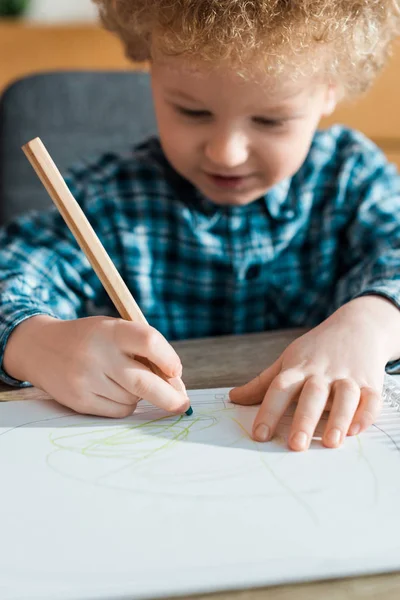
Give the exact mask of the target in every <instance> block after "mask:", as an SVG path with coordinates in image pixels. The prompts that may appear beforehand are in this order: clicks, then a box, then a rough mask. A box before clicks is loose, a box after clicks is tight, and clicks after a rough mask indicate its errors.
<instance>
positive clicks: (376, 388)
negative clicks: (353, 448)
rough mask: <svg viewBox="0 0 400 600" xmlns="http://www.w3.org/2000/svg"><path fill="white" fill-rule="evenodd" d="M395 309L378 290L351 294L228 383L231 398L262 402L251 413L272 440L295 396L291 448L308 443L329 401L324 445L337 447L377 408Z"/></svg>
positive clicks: (262, 436) (256, 430) (258, 433)
mask: <svg viewBox="0 0 400 600" xmlns="http://www.w3.org/2000/svg"><path fill="white" fill-rule="evenodd" d="M360 308H361V309H364V308H366V310H360ZM371 310H372V312H371ZM387 310H389V319H388V314H387V313H385V311H387ZM375 311H377V312H375ZM396 311H397V312H398V310H397V308H396V307H395V306H394V305H392V304H391V303H389V302H388V301H387V300H385V299H383V298H378V297H372V296H369V297H367V296H366V297H362V298H358V299H356V300H353V301H352V302H350V303H349V304H346V305H344V306H342V307H341V308H340V309H339V310H337V311H336V312H335V313H334V314H333V315H331V316H330V317H329V318H328V319H327V320H326V321H324V322H323V323H321V324H320V325H318V326H317V327H315V328H314V329H312V330H311V331H309V332H307V333H306V334H305V335H303V336H301V337H300V338H298V339H296V340H295V341H294V342H292V343H291V344H290V345H289V346H288V347H287V348H286V350H285V351H284V352H283V353H282V354H281V356H280V357H279V358H278V360H276V361H275V362H274V363H273V364H272V365H271V366H270V367H269V368H268V369H266V370H265V371H263V372H262V373H261V374H260V375H259V376H258V377H256V378H255V379H253V380H252V381H250V382H249V383H247V384H246V385H244V386H241V387H238V388H235V389H234V390H232V391H231V394H230V398H231V401H232V402H234V403H235V404H243V405H251V404H259V403H262V404H261V407H260V410H259V411H258V414H257V416H256V418H255V420H254V425H253V437H254V439H256V440H258V441H260V442H265V441H267V440H270V439H271V438H272V436H273V435H274V432H275V429H276V427H277V425H278V422H279V421H280V419H281V418H282V416H283V414H284V413H285V411H286V409H287V408H288V406H289V405H290V404H291V403H292V402H297V407H296V410H295V413H294V416H293V422H292V426H291V431H290V435H289V447H290V448H291V449H292V450H306V449H307V448H308V447H309V445H310V442H311V439H312V436H313V434H314V431H315V428H316V426H317V424H318V422H319V420H320V418H321V415H322V413H323V412H324V410H327V409H328V408H329V406H330V414H329V418H328V422H327V424H326V427H325V431H324V433H323V438H322V442H323V444H324V445H325V446H328V447H330V448H334V447H338V446H340V444H341V443H342V442H343V440H344V439H345V437H346V435H356V434H357V433H360V432H361V431H364V430H365V429H367V428H368V427H369V426H370V425H372V423H373V422H374V421H375V420H376V418H377V416H378V414H379V412H380V409H381V404H382V396H381V393H382V387H383V379H384V372H385V365H386V363H387V362H388V361H389V360H391V355H392V353H393V336H396V331H397V327H398V325H399V323H400V321H398V319H400V316H399V315H398V314H397V315H395V312H396ZM375 316H376V317H377V318H376V319H375V318H374V317H375ZM391 316H393V321H392V322H390V321H391V319H390V317H391ZM394 317H395V318H396V320H395V319H394ZM382 323H387V325H386V327H384V326H382Z"/></svg>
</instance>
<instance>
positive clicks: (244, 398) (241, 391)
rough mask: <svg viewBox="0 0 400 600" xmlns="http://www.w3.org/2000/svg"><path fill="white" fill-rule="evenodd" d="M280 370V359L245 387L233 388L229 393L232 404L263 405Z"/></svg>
mask: <svg viewBox="0 0 400 600" xmlns="http://www.w3.org/2000/svg"><path fill="white" fill-rule="evenodd" d="M280 370H281V359H280V358H278V360H276V361H275V362H274V363H273V364H272V365H271V366H269V367H268V368H267V369H265V371H263V372H262V373H260V374H259V375H257V377H255V378H254V379H252V380H251V381H249V382H248V383H246V384H245V385H241V386H239V387H235V388H233V390H231V391H230V392H229V398H230V400H231V402H233V404H243V405H247V406H251V405H252V404H261V402H262V401H263V400H264V396H265V393H266V391H267V389H268V388H269V386H270V385H271V382H272V380H273V379H275V377H276V376H277V375H278V373H279V372H280Z"/></svg>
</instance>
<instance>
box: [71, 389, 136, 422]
mask: <svg viewBox="0 0 400 600" xmlns="http://www.w3.org/2000/svg"><path fill="white" fill-rule="evenodd" d="M61 403H62V404H64V405H65V406H68V407H69V408H72V409H73V410H75V411H76V412H78V413H80V414H82V415H96V416H98V417H110V418H113V419H123V418H125V417H129V415H131V414H132V413H133V412H134V410H135V409H136V406H137V404H131V405H128V404H120V403H119V402H114V401H113V400H110V399H109V398H103V397H102V396H99V395H98V394H93V393H87V394H85V395H83V396H82V397H81V398H79V399H75V400H74V402H70V401H69V400H67V401H65V402H64V400H61Z"/></svg>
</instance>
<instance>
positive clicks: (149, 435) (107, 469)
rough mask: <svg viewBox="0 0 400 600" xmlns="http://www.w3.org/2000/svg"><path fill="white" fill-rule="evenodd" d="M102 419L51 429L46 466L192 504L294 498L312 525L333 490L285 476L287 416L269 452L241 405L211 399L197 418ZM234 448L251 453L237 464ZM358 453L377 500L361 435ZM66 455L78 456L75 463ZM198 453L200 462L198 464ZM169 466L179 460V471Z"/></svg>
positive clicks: (152, 414) (144, 414)
mask: <svg viewBox="0 0 400 600" xmlns="http://www.w3.org/2000/svg"><path fill="white" fill-rule="evenodd" d="M247 414H249V413H247ZM253 416H254V415H253ZM75 418H76V417H70V418H69V420H71V419H72V420H73V419H75ZM99 421H100V420H99V419H96V420H87V421H85V423H84V425H83V424H82V422H81V421H79V423H77V424H76V423H73V424H68V425H66V426H65V427H63V428H58V429H55V430H53V431H52V432H51V433H50V435H49V440H50V443H51V446H52V448H53V449H52V451H51V452H50V453H49V454H48V455H47V457H46V462H47V465H48V466H49V467H50V468H51V469H52V470H53V471H55V472H57V473H58V474H59V475H62V476H63V477H69V478H71V479H73V480H75V481H79V482H83V483H85V484H90V485H95V486H100V487H106V488H108V489H115V490H118V491H121V492H125V493H135V494H145V495H154V496H157V495H159V494H160V493H161V494H162V495H163V496H166V497H168V496H170V497H176V496H177V495H178V496H179V498H180V499H182V498H188V499H189V500H190V501H191V502H193V501H202V500H204V499H207V500H209V499H213V500H220V501H226V499H227V498H230V499H232V497H234V498H236V499H240V498H244V499H248V498H249V497H251V498H258V497H259V498H265V499H267V498H277V497H282V498H291V499H292V500H293V501H294V502H295V503H296V504H297V506H298V507H299V508H300V509H301V510H302V511H303V512H304V513H305V514H306V515H307V517H308V518H309V519H310V520H311V522H312V524H313V525H314V526H318V525H319V519H318V515H317V513H316V511H315V510H314V509H313V507H312V504H310V502H308V498H309V497H310V496H312V495H315V494H319V493H321V492H326V490H327V489H328V487H327V486H326V485H325V487H324V486H320V487H316V486H315V484H314V483H313V484H312V485H311V483H310V484H308V485H307V484H306V483H304V484H303V482H302V481H301V482H299V481H298V482H297V484H294V485H290V484H289V482H288V478H287V477H284V475H283V474H282V473H284V471H282V473H281V472H280V470H281V469H282V467H281V465H283V462H282V461H285V462H284V464H285V465H286V464H290V463H287V461H288V460H289V459H290V456H291V452H290V451H289V450H288V449H287V446H286V444H287V439H286V437H287V436H285V432H286V430H287V427H288V425H289V424H290V420H289V418H288V419H287V420H286V421H285V419H283V420H282V423H283V430H279V429H278V431H277V433H276V435H275V437H274V440H273V441H272V445H273V446H274V447H275V448H276V450H275V452H274V454H273V455H271V454H268V447H267V446H266V445H265V444H260V443H258V442H256V441H254V440H253V439H252V437H251V434H250V432H249V431H248V430H247V429H246V427H245V425H244V424H243V423H242V422H241V421H240V420H239V418H238V415H237V411H236V408H235V407H234V406H233V405H230V404H228V405H225V404H224V403H214V404H213V403H211V402H208V403H205V404H204V405H201V406H196V407H195V413H194V415H193V417H187V416H186V415H181V416H170V415H164V414H162V413H161V411H159V410H158V409H154V408H151V407H149V409H148V410H147V409H146V410H142V411H141V412H138V413H135V414H134V415H133V416H132V417H130V418H128V419H125V420H124V421H123V422H121V423H119V424H116V425H114V424H113V425H108V426H99V427H97V425H98V424H99ZM218 426H219V432H221V436H222V438H223V439H221V440H216V439H215V436H211V437H210V438H209V439H210V441H209V442H207V439H208V438H207V434H206V435H205V432H207V431H208V430H210V431H211V430H212V429H213V428H215V427H218ZM82 427H84V429H83V431H82V429H81V428H82ZM185 442H186V443H189V445H187V444H186V443H185ZM193 444H203V446H204V456H205V457H206V458H205V459H204V460H205V461H206V464H205V463H202V462H201V460H202V456H203V453H198V452H194V455H193V454H190V452H191V448H193ZM210 446H217V447H219V450H217V452H216V454H215V456H216V457H217V458H216V460H215V461H214V460H213V457H214V454H210V455H207V449H209V447H210ZM277 447H279V450H278V448H277ZM235 448H241V449H242V450H245V452H241V453H240V454H238V455H237V456H238V457H239V461H238V462H237V461H235V455H234V454H229V459H228V460H226V458H225V457H226V456H227V455H226V454H224V452H225V449H230V450H232V449H235ZM270 448H271V446H270ZM175 452H177V453H178V454H175ZM187 452H189V458H188V460H187V461H186V462H185V461H183V462H184V463H185V464H184V466H183V468H182V469H178V468H176V463H177V461H178V463H179V461H180V460H181V459H180V457H181V456H183V457H184V458H185V457H186V456H187ZM358 452H359V456H360V458H362V459H363V460H364V461H365V463H366V465H367V466H368V469H369V472H370V475H371V477H372V479H373V486H374V487H373V490H374V502H377V501H378V481H377V477H376V474H375V472H374V470H373V468H372V465H371V463H370V462H369V461H368V459H367V457H366V456H365V455H364V454H363V449H362V446H361V442H360V441H359V440H358ZM183 453H184V454H183ZM68 456H75V457H76V459H75V462H74V461H72V462H71V459H68ZM192 456H195V460H197V463H196V464H192ZM207 456H211V462H210V459H207ZM64 459H66V460H64ZM96 460H97V462H96ZM207 460H209V462H208V463H207ZM94 461H95V462H94ZM71 465H72V466H71ZM75 465H76V468H75ZM170 465H175V468H174V470H172V467H170ZM251 476H253V478H252V479H251ZM254 476H255V477H254ZM247 477H250V479H249V480H251V481H252V482H253V484H252V486H251V487H250V489H247V488H246V485H243V481H246V478H247ZM203 484H206V485H203ZM257 486H258V487H257ZM296 488H298V489H296Z"/></svg>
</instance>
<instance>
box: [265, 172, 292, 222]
mask: <svg viewBox="0 0 400 600" xmlns="http://www.w3.org/2000/svg"><path fill="white" fill-rule="evenodd" d="M291 183H292V178H291V177H287V178H286V179H283V180H282V181H280V182H279V183H277V184H276V185H275V186H274V187H273V188H271V189H270V190H269V191H268V192H267V193H266V194H265V195H264V202H265V206H266V208H267V210H268V212H269V214H270V215H271V217H272V218H273V219H276V220H279V221H290V220H292V219H294V218H295V217H296V216H297V214H298V210H299V206H298V202H296V198H295V194H293V193H291ZM297 200H298V199H297Z"/></svg>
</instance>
